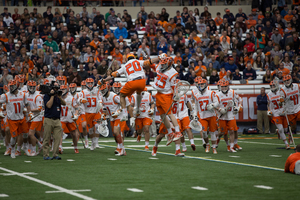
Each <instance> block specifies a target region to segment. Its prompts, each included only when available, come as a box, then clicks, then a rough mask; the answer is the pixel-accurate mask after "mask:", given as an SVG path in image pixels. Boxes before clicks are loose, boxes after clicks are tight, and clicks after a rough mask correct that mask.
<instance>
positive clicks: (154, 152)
mask: <svg viewBox="0 0 300 200" xmlns="http://www.w3.org/2000/svg"><path fill="white" fill-rule="evenodd" d="M156 152H157V147H156V146H153V148H152V156H156Z"/></svg>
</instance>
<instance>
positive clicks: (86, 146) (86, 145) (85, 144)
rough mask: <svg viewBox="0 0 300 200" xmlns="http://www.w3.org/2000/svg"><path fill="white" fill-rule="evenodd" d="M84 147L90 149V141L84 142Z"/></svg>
mask: <svg viewBox="0 0 300 200" xmlns="http://www.w3.org/2000/svg"><path fill="white" fill-rule="evenodd" d="M84 147H85V148H86V149H88V148H89V140H85V141H84Z"/></svg>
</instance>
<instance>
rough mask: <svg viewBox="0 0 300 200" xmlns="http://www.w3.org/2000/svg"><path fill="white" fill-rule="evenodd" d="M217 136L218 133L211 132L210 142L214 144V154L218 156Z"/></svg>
mask: <svg viewBox="0 0 300 200" xmlns="http://www.w3.org/2000/svg"><path fill="white" fill-rule="evenodd" d="M217 135H218V131H215V132H210V140H211V143H212V148H213V154H217V153H218V152H217Z"/></svg>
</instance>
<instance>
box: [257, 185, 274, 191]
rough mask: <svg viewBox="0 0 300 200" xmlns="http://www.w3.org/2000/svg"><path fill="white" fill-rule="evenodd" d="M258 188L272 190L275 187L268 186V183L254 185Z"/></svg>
mask: <svg viewBox="0 0 300 200" xmlns="http://www.w3.org/2000/svg"><path fill="white" fill-rule="evenodd" d="M254 187H256V188H261V189H266V190H272V189H273V187H270V186H266V185H254Z"/></svg>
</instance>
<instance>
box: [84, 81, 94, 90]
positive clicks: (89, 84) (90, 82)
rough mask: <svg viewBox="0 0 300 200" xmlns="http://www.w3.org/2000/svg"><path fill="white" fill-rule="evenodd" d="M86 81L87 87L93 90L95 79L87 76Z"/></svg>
mask: <svg viewBox="0 0 300 200" xmlns="http://www.w3.org/2000/svg"><path fill="white" fill-rule="evenodd" d="M85 82H86V87H87V88H88V89H89V90H92V89H93V87H94V84H95V82H94V79H92V78H87V79H86V80H85Z"/></svg>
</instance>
